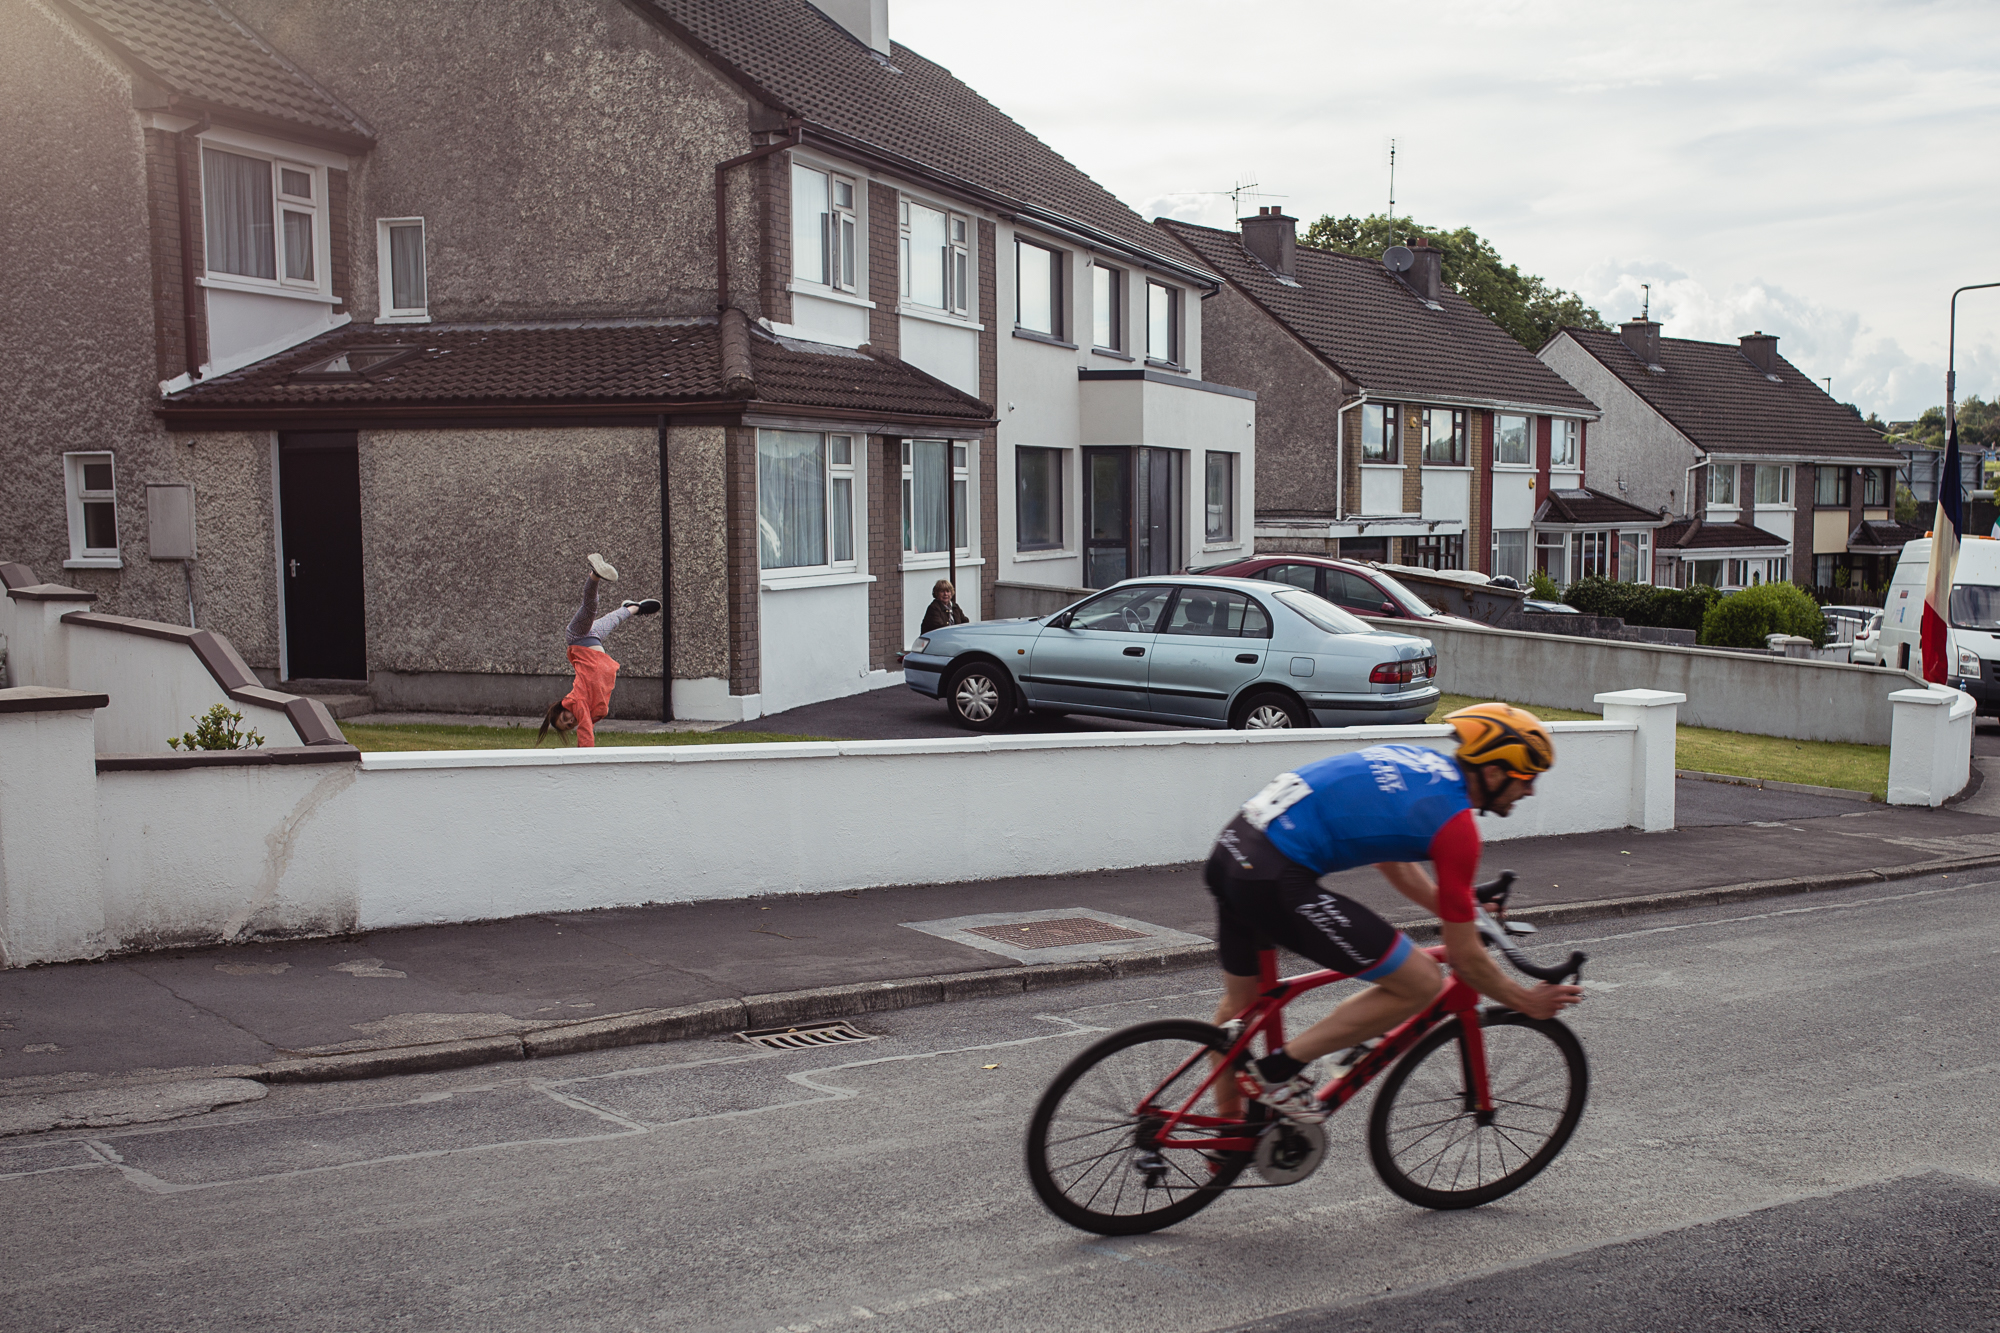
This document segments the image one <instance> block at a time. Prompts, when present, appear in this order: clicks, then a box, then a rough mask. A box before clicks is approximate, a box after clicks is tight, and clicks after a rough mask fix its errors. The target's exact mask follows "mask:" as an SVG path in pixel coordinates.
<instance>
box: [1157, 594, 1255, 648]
mask: <svg viewBox="0 0 2000 1333" xmlns="http://www.w3.org/2000/svg"><path fill="white" fill-rule="evenodd" d="M1249 605H1250V599H1249V598H1248V597H1245V596H1244V595H1243V594H1242V593H1240V592H1225V591H1223V590H1222V589H1220V588H1182V589H1181V595H1180V600H1179V601H1177V602H1175V603H1174V613H1173V614H1172V615H1171V616H1168V617H1167V624H1166V628H1164V629H1163V630H1161V631H1160V632H1161V633H1162V634H1194V635H1203V636H1207V637H1211V638H1220V637H1228V638H1235V637H1236V636H1237V635H1239V634H1241V633H1242V632H1243V617H1244V612H1245V610H1246V609H1247V608H1248V607H1249Z"/></svg>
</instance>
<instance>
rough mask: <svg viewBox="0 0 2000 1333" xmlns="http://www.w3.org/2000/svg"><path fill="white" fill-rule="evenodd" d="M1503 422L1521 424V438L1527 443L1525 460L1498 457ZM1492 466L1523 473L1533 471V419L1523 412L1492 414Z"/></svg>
mask: <svg viewBox="0 0 2000 1333" xmlns="http://www.w3.org/2000/svg"><path fill="white" fill-rule="evenodd" d="M1503 421H1518V422H1520V423H1521V431H1522V438H1523V439H1524V440H1526V441H1527V444H1526V451H1527V456H1526V457H1525V458H1502V457H1501V456H1500V437H1501V435H1502V434H1503V433H1504V429H1505V428H1504V427H1502V426H1501V424H1500V423H1501V422H1503ZM1493 466H1494V467H1496V468H1514V469H1517V470H1519V471H1523V472H1532V471H1534V470H1535V419H1534V418H1533V417H1531V416H1529V415H1527V414H1526V413H1524V412H1495V413H1494V414H1493Z"/></svg>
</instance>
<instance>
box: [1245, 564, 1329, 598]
mask: <svg viewBox="0 0 2000 1333" xmlns="http://www.w3.org/2000/svg"><path fill="white" fill-rule="evenodd" d="M1257 577H1258V578H1260V579H1269V580H1270V581H1271V582H1273V583H1289V584H1291V585H1292V586H1293V587H1294V588H1304V589H1305V590H1306V591H1307V592H1312V591H1314V590H1315V589H1316V588H1318V587H1319V570H1318V569H1317V568H1315V567H1314V566H1312V565H1272V566H1271V567H1270V568H1269V569H1266V570H1264V571H1263V572H1262V573H1260V574H1258V575H1257Z"/></svg>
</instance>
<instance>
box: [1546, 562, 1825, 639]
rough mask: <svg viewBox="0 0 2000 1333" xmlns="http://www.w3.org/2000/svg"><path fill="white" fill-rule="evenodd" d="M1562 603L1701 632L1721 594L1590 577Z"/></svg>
mask: <svg viewBox="0 0 2000 1333" xmlns="http://www.w3.org/2000/svg"><path fill="white" fill-rule="evenodd" d="M1563 600H1564V601H1565V602H1567V603H1568V604H1569V605H1571V606H1573V607H1575V608H1576V609H1577V610H1579V611H1581V612H1583V613H1584V614H1585V615H1591V616H1617V617H1618V618H1619V619H1620V620H1623V621H1624V622H1625V623H1626V624H1628V625H1650V626H1653V627H1655V628H1658V629H1691V630H1699V629H1701V627H1702V625H1703V624H1704V623H1705V622H1706V620H1707V618H1708V613H1709V610H1710V609H1711V608H1712V607H1714V606H1715V604H1716V603H1717V602H1720V601H1721V600H1722V594H1721V593H1720V592H1719V591H1717V590H1716V589H1714V588H1711V587H1708V586H1706V585H1705V584H1696V585H1695V586H1694V587H1692V588H1655V587H1652V586H1651V585H1649V584H1645V583H1619V582H1616V581H1614V580H1612V579H1607V578H1600V577H1598V576H1596V575H1591V576H1589V577H1587V578H1581V579H1578V580H1577V581H1576V582H1575V583H1572V584H1570V585H1569V591H1568V592H1567V593H1565V594H1564V595H1563ZM1808 600H1811V599H1808Z"/></svg>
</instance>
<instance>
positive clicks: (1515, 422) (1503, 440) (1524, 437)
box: [1493, 413, 1535, 467]
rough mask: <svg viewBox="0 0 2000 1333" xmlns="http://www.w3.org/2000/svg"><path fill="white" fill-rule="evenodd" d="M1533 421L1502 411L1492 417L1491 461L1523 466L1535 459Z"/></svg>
mask: <svg viewBox="0 0 2000 1333" xmlns="http://www.w3.org/2000/svg"><path fill="white" fill-rule="evenodd" d="M1534 439H1535V437H1534V422H1533V420H1532V419H1531V418H1528V417H1517V416H1510V415H1508V414H1506V413H1502V414H1500V415H1499V416H1496V417H1494V418H1493V461H1494V462H1495V463H1510V464H1512V465H1514V466H1516V467H1525V466H1527V465H1528V464H1531V463H1533V462H1534V461H1535V444H1534Z"/></svg>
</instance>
